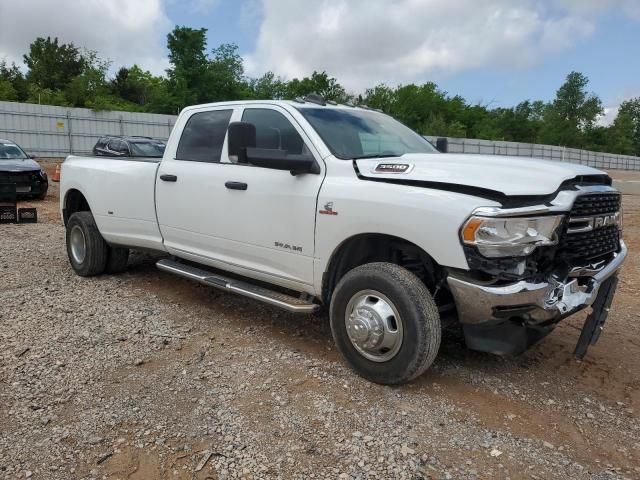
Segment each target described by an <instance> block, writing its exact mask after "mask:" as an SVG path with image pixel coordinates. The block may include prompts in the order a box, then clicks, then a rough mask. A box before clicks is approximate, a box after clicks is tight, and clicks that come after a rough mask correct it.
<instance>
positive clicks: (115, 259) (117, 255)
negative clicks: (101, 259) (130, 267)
mask: <svg viewBox="0 0 640 480" xmlns="http://www.w3.org/2000/svg"><path fill="white" fill-rule="evenodd" d="M128 262H129V249H128V248H120V247H109V253H108V254H107V268H106V272H107V273H122V272H124V271H125V270H126V269H127V264H128Z"/></svg>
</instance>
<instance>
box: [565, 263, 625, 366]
mask: <svg viewBox="0 0 640 480" xmlns="http://www.w3.org/2000/svg"><path fill="white" fill-rule="evenodd" d="M617 286H618V276H617V275H616V276H614V277H611V278H609V279H608V280H607V281H605V283H603V284H602V287H601V288H600V293H598V298H596V301H595V302H593V305H592V308H593V311H592V312H591V314H589V316H588V317H587V320H586V321H585V322H584V327H582V332H581V333H580V339H579V340H578V344H577V345H576V349H575V351H574V352H573V354H574V355H575V356H576V357H578V358H580V359H583V358H584V356H585V355H586V354H587V350H588V349H589V346H590V345H595V344H596V342H597V341H598V339H599V338H600V333H601V332H602V329H603V328H604V323H605V322H606V321H607V317H608V316H609V309H610V308H611V303H612V302H613V295H614V294H615V292H616V287H617Z"/></svg>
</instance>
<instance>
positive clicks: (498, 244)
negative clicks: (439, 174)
mask: <svg viewBox="0 0 640 480" xmlns="http://www.w3.org/2000/svg"><path fill="white" fill-rule="evenodd" d="M562 218H563V216H562V215H553V216H545V217H513V218H489V217H477V216H473V217H471V218H469V220H467V222H466V223H465V224H464V226H463V227H462V232H461V235H462V241H463V243H465V244H466V245H475V246H476V247H477V248H478V251H479V252H480V253H481V254H482V255H484V256H485V257H491V258H495V257H522V256H525V255H529V254H530V253H531V252H533V251H534V250H535V248H536V247H537V246H543V245H555V244H557V243H558V237H557V235H556V230H557V228H558V226H559V225H560V222H561V221H562Z"/></svg>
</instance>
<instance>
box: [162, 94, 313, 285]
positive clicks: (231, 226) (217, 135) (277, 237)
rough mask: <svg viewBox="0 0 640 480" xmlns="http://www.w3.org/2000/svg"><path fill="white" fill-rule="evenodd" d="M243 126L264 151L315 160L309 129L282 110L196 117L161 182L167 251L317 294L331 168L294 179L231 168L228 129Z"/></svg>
mask: <svg viewBox="0 0 640 480" xmlns="http://www.w3.org/2000/svg"><path fill="white" fill-rule="evenodd" d="M198 115H199V117H198ZM240 119H241V120H242V121H246V122H250V123H253V124H254V125H255V126H256V133H257V147H259V148H280V149H283V150H287V151H288V152H289V153H292V154H293V153H297V154H300V153H303V152H306V151H309V152H312V153H314V154H315V152H314V151H313V150H312V149H310V148H309V147H308V145H309V141H308V139H307V138H306V136H305V135H304V132H303V131H302V129H301V128H300V127H299V126H298V125H297V124H296V122H295V120H294V119H293V118H292V117H291V116H290V115H289V114H288V112H286V110H284V109H281V108H279V107H276V106H273V105H268V104H265V105H264V106H258V105H255V106H253V105H252V106H251V107H247V108H245V109H244V110H242V109H237V107H236V109H235V110H229V109H227V110H225V109H224V107H218V109H216V110H211V109H209V110H207V111H203V112H197V113H194V114H193V115H192V116H191V117H190V118H189V119H187V120H186V125H185V128H184V133H183V135H182V138H181V139H180V142H179V145H178V147H177V151H176V156H175V160H171V159H170V160H163V162H162V164H161V166H160V171H159V174H158V175H159V179H158V181H157V206H158V221H159V223H160V229H161V231H162V235H163V237H164V241H165V245H166V247H167V249H168V250H169V251H170V252H171V253H174V254H175V255H177V256H181V257H183V258H188V259H191V260H195V261H199V262H202V263H206V264H209V265H212V266H215V267H218V268H222V269H225V270H230V271H234V272H236V273H239V274H242V275H246V276H249V277H253V278H258V279H263V280H266V281H269V282H273V283H277V284H280V285H282V286H285V287H289V288H294V289H299V290H304V291H309V292H310V293H313V291H312V284H313V254H314V246H315V245H314V231H315V213H316V201H317V197H318V192H319V190H320V185H321V183H322V179H323V178H324V164H322V162H321V161H320V160H319V158H316V160H318V161H319V163H320V166H321V174H319V175H318V174H302V175H297V176H293V175H291V174H290V173H289V172H288V171H283V170H273V169H267V168H261V167H255V166H252V165H247V164H240V163H237V162H235V161H233V159H231V160H230V159H229V157H228V154H227V147H226V127H227V125H228V123H229V122H230V121H237V120H240ZM223 127H224V131H222V128H223ZM205 132H206V133H205ZM163 176H165V180H161V179H162V178H163ZM173 177H177V178H175V181H173V180H174V178H173Z"/></svg>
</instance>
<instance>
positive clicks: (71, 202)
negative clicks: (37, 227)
mask: <svg viewBox="0 0 640 480" xmlns="http://www.w3.org/2000/svg"><path fill="white" fill-rule="evenodd" d="M62 205H63V207H62V220H63V221H64V224H65V225H66V224H67V222H68V221H69V218H70V217H71V215H73V214H74V213H76V212H90V211H91V207H90V205H89V202H88V200H87V197H86V196H85V195H84V194H83V193H82V192H81V191H80V190H78V189H77V188H70V189H69V190H67V192H66V193H65V195H64V203H63V204H62Z"/></svg>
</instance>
